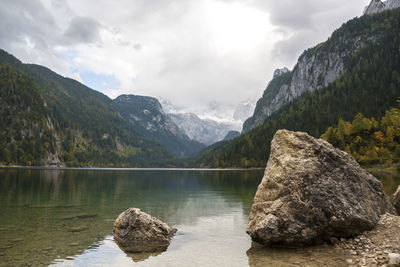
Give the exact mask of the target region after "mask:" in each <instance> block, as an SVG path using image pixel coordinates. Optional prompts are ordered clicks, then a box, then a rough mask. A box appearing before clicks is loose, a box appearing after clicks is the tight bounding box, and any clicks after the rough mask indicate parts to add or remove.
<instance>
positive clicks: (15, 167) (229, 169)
mask: <svg viewBox="0 0 400 267" xmlns="http://www.w3.org/2000/svg"><path fill="white" fill-rule="evenodd" d="M0 169H27V170H89V171H136V170H137V171H252V170H264V169H265V168H226V169H216V168H151V167H150V168H110V167H52V166H16V165H13V166H7V165H0Z"/></svg>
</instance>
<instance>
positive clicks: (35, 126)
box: [0, 50, 205, 167]
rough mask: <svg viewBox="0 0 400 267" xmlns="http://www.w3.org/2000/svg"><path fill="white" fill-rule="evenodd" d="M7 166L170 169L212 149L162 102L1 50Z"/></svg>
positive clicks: (1, 149)
mask: <svg viewBox="0 0 400 267" xmlns="http://www.w3.org/2000/svg"><path fill="white" fill-rule="evenodd" d="M0 66H1V69H0V70H1V75H2V77H1V95H0V103H1V108H0V113H1V121H0V123H1V124H0V125H1V129H2V130H1V131H0V137H1V139H0V140H1V141H0V162H3V163H6V164H17V165H46V166H122V167H126V166H133V167H142V166H168V165H171V164H172V165H174V164H175V161H174V158H180V157H190V156H195V155H196V154H197V153H198V152H199V151H200V150H201V149H203V148H204V147H205V145H203V144H201V143H199V142H197V141H194V140H191V139H190V138H189V137H187V136H186V135H185V134H184V133H182V132H181V131H180V129H179V128H178V126H177V125H176V124H175V123H174V122H173V121H172V120H171V119H170V118H169V117H168V116H167V115H166V114H165V113H164V112H163V110H162V107H161V104H160V103H159V102H158V100H157V99H155V98H151V97H142V96H134V95H123V96H120V97H118V98H116V99H114V100H112V99H110V98H108V97H107V96H105V95H103V94H102V93H99V92H97V91H95V90H92V89H90V88H88V87H87V86H85V85H83V84H81V83H79V82H77V81H75V80H73V79H69V78H65V77H62V76H60V75H58V74H56V73H55V72H53V71H51V70H49V69H47V68H45V67H42V66H39V65H34V64H23V63H22V62H21V61H19V60H18V59H16V58H15V57H14V56H12V55H10V54H8V53H7V52H5V51H3V50H0Z"/></svg>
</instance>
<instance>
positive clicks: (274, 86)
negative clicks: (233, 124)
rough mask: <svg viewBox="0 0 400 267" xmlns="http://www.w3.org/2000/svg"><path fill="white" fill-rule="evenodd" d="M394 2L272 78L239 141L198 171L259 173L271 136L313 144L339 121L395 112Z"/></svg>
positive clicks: (216, 150) (399, 89)
mask: <svg viewBox="0 0 400 267" xmlns="http://www.w3.org/2000/svg"><path fill="white" fill-rule="evenodd" d="M374 2H376V1H375V0H373V1H372V3H371V5H373V3H374ZM398 2H399V0H396V1H388V2H385V3H386V4H385V6H386V8H385V9H383V10H381V11H380V12H374V13H371V14H369V13H366V15H364V16H362V17H360V18H354V19H352V20H350V21H349V22H347V23H345V24H343V25H342V26H341V27H340V28H339V29H337V30H336V31H335V32H334V33H333V34H332V35H331V36H330V37H329V39H328V40H327V41H326V42H324V43H321V44H318V45H316V46H315V47H313V48H310V49H308V50H306V51H305V52H304V53H303V54H302V55H301V56H300V57H299V59H298V62H297V64H296V65H295V67H294V68H293V70H291V71H289V70H288V69H286V68H284V69H281V70H277V71H275V73H274V77H273V79H272V80H271V82H270V83H269V84H268V86H267V88H266V90H265V91H264V94H263V96H262V98H261V99H260V100H258V102H257V105H256V108H255V111H254V114H253V116H251V117H250V118H249V119H248V120H246V122H245V123H244V125H243V132H242V135H241V136H240V137H238V138H235V139H234V140H231V141H229V142H225V143H221V144H218V145H216V146H212V147H209V148H207V149H206V150H205V151H203V152H202V155H201V157H200V158H199V159H198V160H197V162H196V164H197V166H200V167H258V166H265V163H266V161H267V158H268V153H269V145H270V141H271V140H272V137H273V135H274V133H275V132H276V131H277V130H278V129H283V128H285V129H289V130H296V131H305V132H308V133H309V134H312V135H313V136H315V137H319V136H320V135H321V134H322V133H323V132H324V131H325V130H326V128H327V127H329V126H332V125H336V123H337V121H338V120H339V119H340V118H342V119H344V120H352V119H353V118H354V116H355V115H356V114H357V113H359V112H362V113H363V115H365V116H367V117H376V118H379V117H381V116H382V115H383V114H384V112H385V111H386V110H388V109H390V108H391V107H394V106H396V105H397V102H396V100H397V99H398V98H399V96H400V74H399V73H400V50H399V47H400V40H399V39H400V35H399V32H400V9H398V8H396V9H394V8H387V7H388V5H387V4H390V5H391V7H395V6H396V5H395V4H397V3H398ZM371 5H369V6H371ZM367 9H368V8H367Z"/></svg>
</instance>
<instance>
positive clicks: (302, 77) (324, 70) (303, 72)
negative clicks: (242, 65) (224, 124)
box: [243, 0, 400, 132]
mask: <svg viewBox="0 0 400 267" xmlns="http://www.w3.org/2000/svg"><path fill="white" fill-rule="evenodd" d="M399 1H400V0H399ZM378 39H379V36H376V35H373V34H369V35H368V34H366V35H363V36H357V35H354V36H340V35H337V34H336V35H332V37H331V38H330V39H329V40H328V41H326V42H325V43H321V44H319V45H317V46H315V47H313V48H310V49H308V50H307V51H305V52H304V53H303V54H302V55H301V56H300V57H299V59H298V61H297V64H296V65H295V67H294V68H293V70H292V71H288V72H280V73H279V74H280V75H277V76H276V75H275V74H274V77H273V78H272V80H271V81H270V82H269V84H268V86H267V88H266V89H265V91H264V93H263V96H262V97H261V98H260V99H259V100H258V102H257V105H256V108H255V110H254V114H253V115H252V116H251V117H250V118H249V119H247V120H246V121H245V122H244V124H243V132H248V131H250V130H251V129H253V128H254V127H257V126H258V125H260V124H261V123H262V122H263V121H264V120H265V119H266V118H268V117H269V116H271V115H272V114H273V113H274V112H275V111H278V110H279V109H280V108H282V107H283V106H285V105H286V104H289V103H290V102H292V101H293V100H295V99H297V98H298V97H300V96H302V95H303V94H304V93H306V92H312V91H315V90H318V89H321V88H323V87H326V86H328V85H329V84H330V83H332V82H333V81H335V80H336V79H337V78H338V77H339V76H340V75H342V74H343V72H344V71H345V62H346V61H347V60H349V59H350V58H352V57H353V56H354V55H355V54H356V53H357V52H358V51H359V50H360V49H361V48H363V47H364V46H365V45H366V44H367V43H373V42H376V41H377V40H378ZM344 48H345V49H344Z"/></svg>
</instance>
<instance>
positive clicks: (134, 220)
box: [113, 208, 177, 252]
mask: <svg viewBox="0 0 400 267" xmlns="http://www.w3.org/2000/svg"><path fill="white" fill-rule="evenodd" d="M176 231H177V230H176V228H173V227H171V226H169V225H168V224H166V223H164V222H162V221H160V220H159V219H157V218H155V217H152V216H151V215H149V214H147V213H144V212H142V211H141V210H140V209H137V208H130V209H127V210H126V211H124V212H123V213H121V214H120V215H119V216H118V218H117V219H116V220H115V222H114V231H113V232H114V240H115V241H116V243H117V244H118V246H119V247H120V248H121V249H122V250H123V251H125V252H160V251H165V250H166V249H167V248H168V246H169V243H170V242H171V238H172V237H173V235H174V234H175V233H176Z"/></svg>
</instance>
